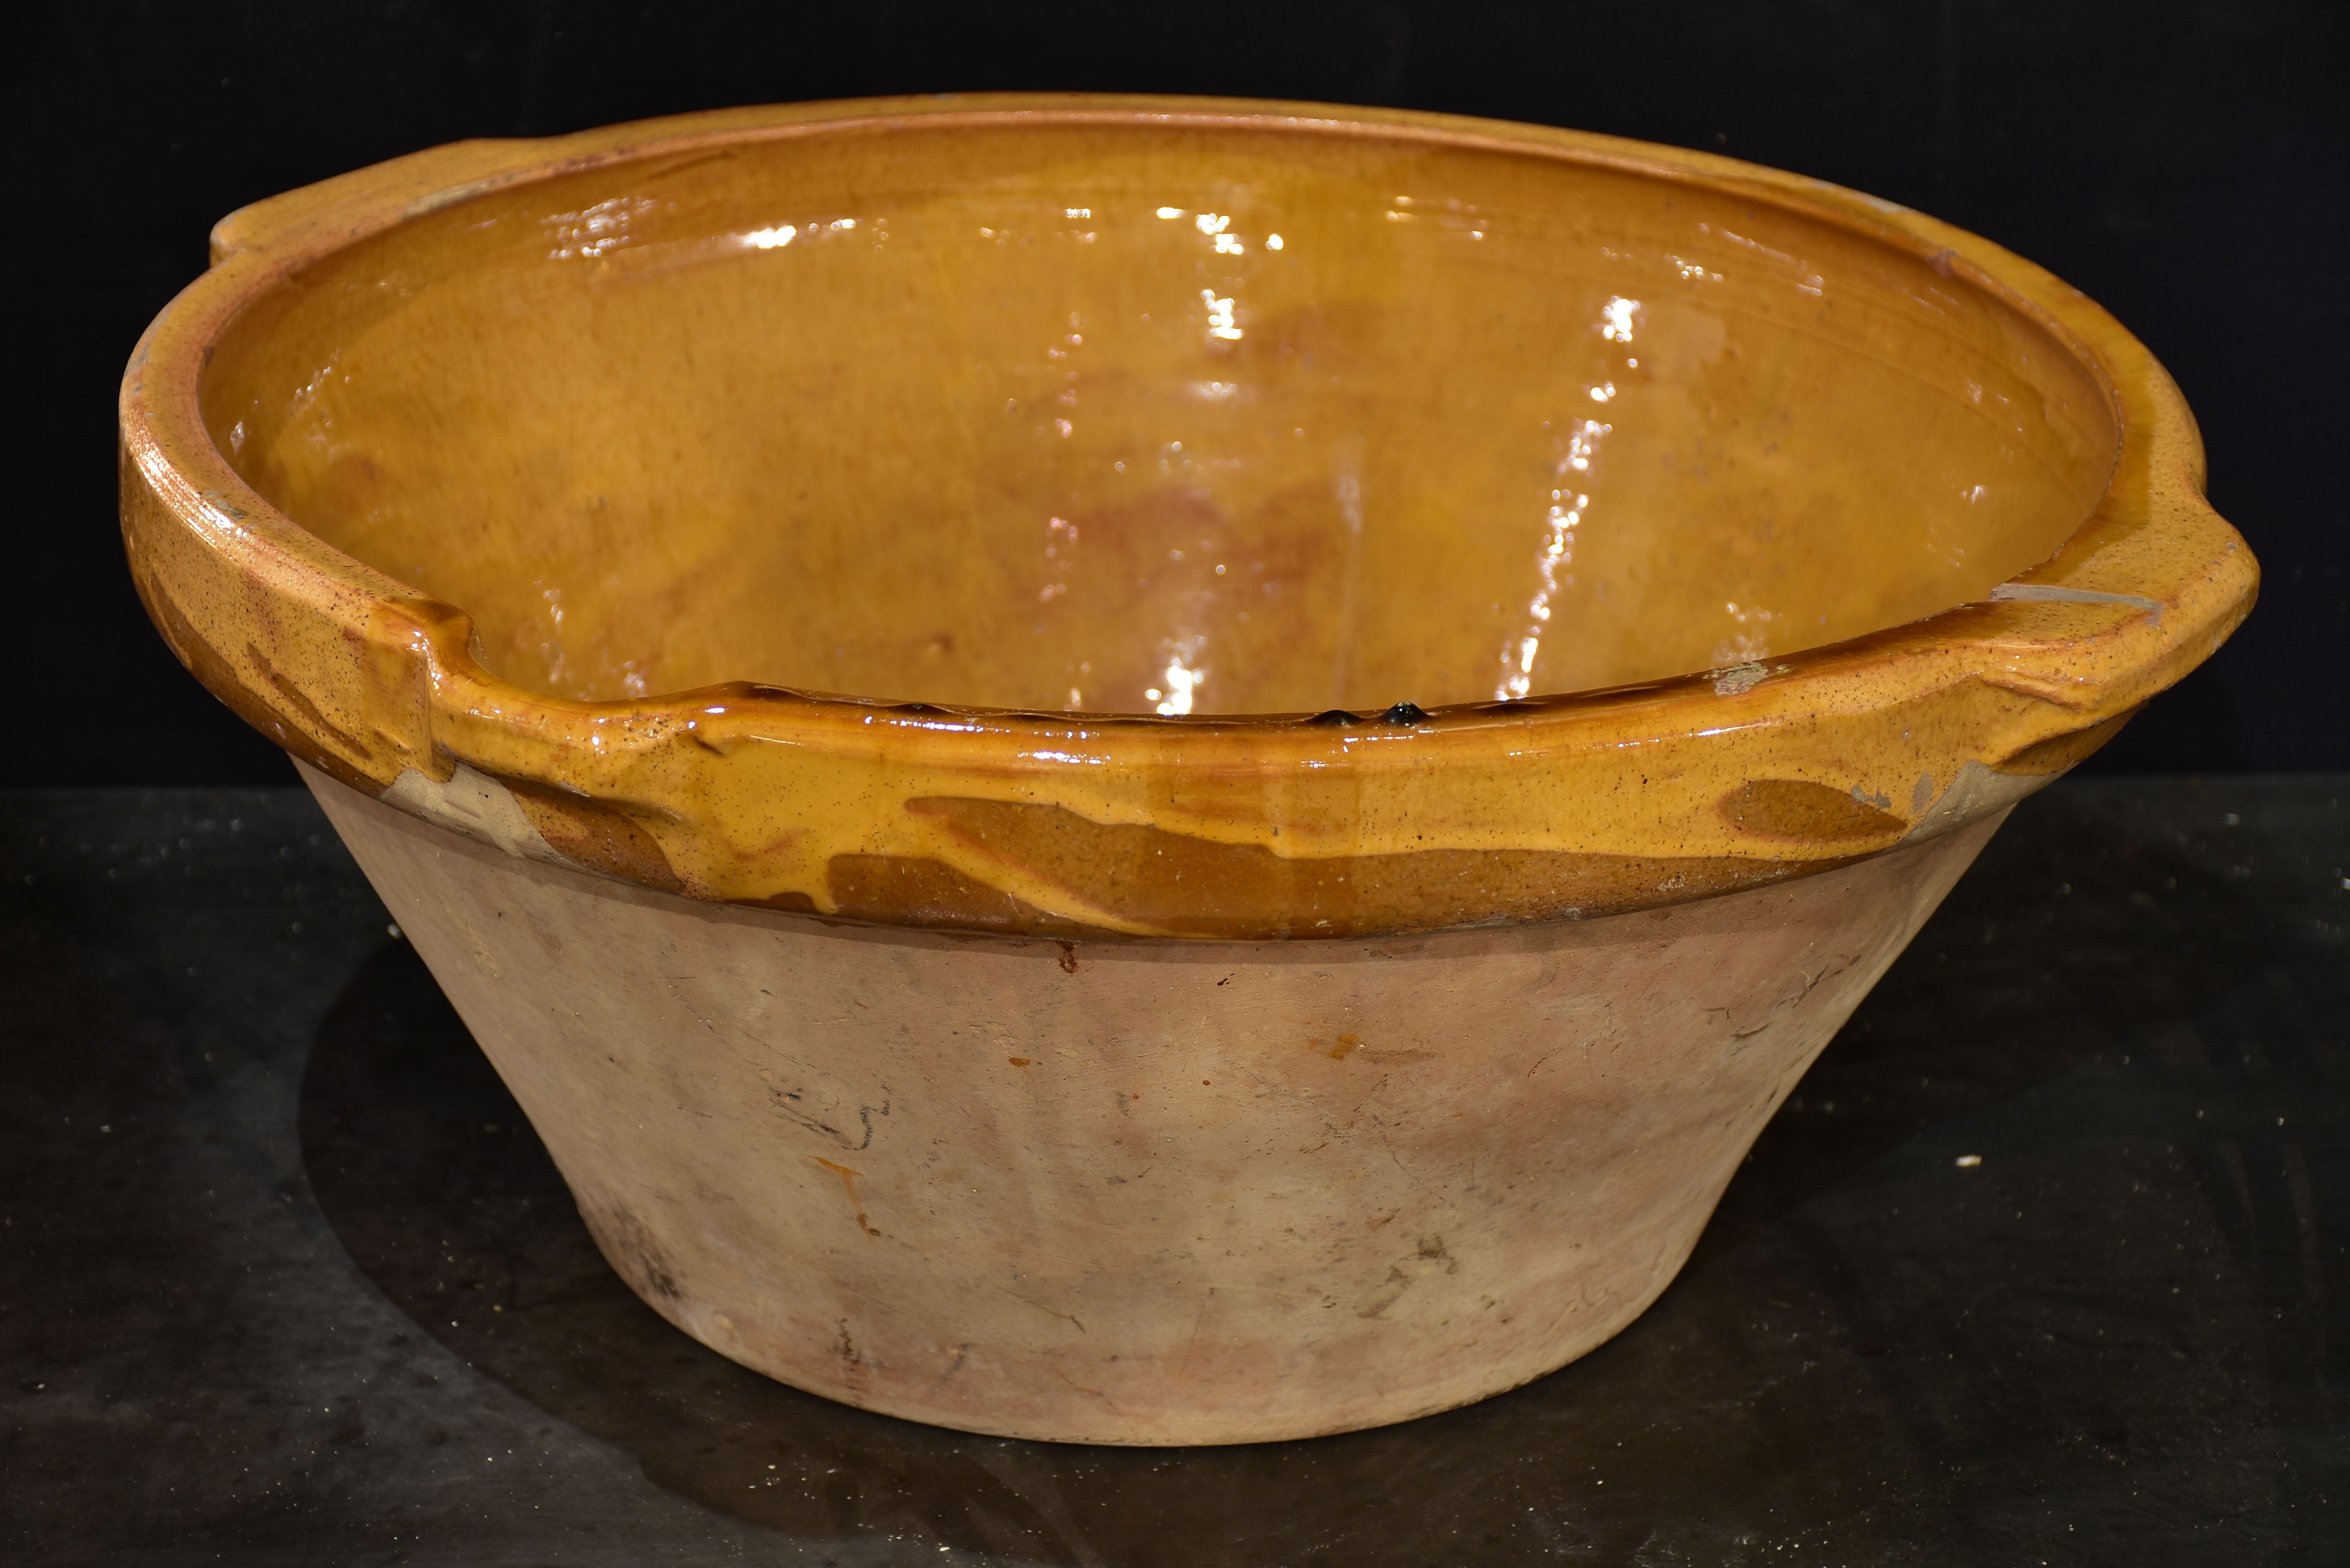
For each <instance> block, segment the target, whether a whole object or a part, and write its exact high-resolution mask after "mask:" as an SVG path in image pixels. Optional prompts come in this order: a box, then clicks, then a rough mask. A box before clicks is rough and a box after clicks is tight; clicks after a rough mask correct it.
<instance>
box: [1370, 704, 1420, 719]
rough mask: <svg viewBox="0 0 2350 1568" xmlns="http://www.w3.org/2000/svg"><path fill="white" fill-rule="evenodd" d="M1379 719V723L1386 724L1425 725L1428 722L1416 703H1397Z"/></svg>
mask: <svg viewBox="0 0 2350 1568" xmlns="http://www.w3.org/2000/svg"><path fill="white" fill-rule="evenodd" d="M1379 719H1380V722H1383V723H1388V724H1425V723H1427V722H1428V714H1427V713H1426V712H1424V711H1422V710H1421V708H1420V706H1419V703H1417V702H1399V703H1397V704H1396V705H1395V706H1394V707H1392V708H1390V709H1388V711H1386V712H1384V713H1382V714H1380V715H1379Z"/></svg>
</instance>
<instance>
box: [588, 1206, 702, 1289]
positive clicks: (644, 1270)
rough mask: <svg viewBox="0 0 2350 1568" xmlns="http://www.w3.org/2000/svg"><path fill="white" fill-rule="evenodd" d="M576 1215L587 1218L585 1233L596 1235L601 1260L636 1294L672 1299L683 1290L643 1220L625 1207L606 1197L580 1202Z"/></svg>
mask: <svg viewBox="0 0 2350 1568" xmlns="http://www.w3.org/2000/svg"><path fill="white" fill-rule="evenodd" d="M579 1213H580V1217H581V1218H582V1219H584V1220H587V1233H588V1234H589V1235H591V1236H593V1237H595V1238H596V1245H597V1248H598V1250H599V1251H602V1252H603V1254H604V1257H605V1260H606V1261H607V1262H609V1263H610V1264H611V1265H612V1267H613V1268H614V1269H616V1270H618V1271H619V1275H620V1277H621V1278H622V1279H624V1280H626V1281H628V1282H629V1284H630V1285H631V1286H633V1287H634V1288H635V1290H636V1292H637V1293H638V1294H639V1295H655V1296H660V1297H663V1298H664V1299H666V1300H669V1301H676V1300H677V1299H678V1298H679V1297H680V1296H681V1295H682V1294H683V1291H681V1289H680V1288H679V1285H678V1282H677V1275H676V1273H675V1272H673V1271H672V1270H671V1268H670V1265H669V1260H668V1259H667V1258H665V1257H663V1256H662V1255H661V1251H660V1247H659V1246H657V1245H655V1243H654V1241H653V1239H652V1235H651V1233H650V1231H647V1230H646V1229H645V1223H644V1221H643V1220H639V1219H638V1218H637V1217H636V1215H634V1214H633V1213H631V1212H629V1210H627V1209H626V1208H624V1207H622V1206H621V1205H619V1204H618V1203H614V1202H611V1201H609V1200H606V1201H604V1202H601V1203H583V1204H581V1205H580V1206H579Z"/></svg>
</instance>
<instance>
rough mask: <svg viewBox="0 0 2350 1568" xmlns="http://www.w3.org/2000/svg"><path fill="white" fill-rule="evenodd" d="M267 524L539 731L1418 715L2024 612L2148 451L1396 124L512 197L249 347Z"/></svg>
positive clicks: (821, 155) (994, 142)
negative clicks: (745, 708) (748, 703)
mask: <svg viewBox="0 0 2350 1568" xmlns="http://www.w3.org/2000/svg"><path fill="white" fill-rule="evenodd" d="M203 408H204V415H205V419H206V422H207V424H208V426H209V428H210V429H211V431H212V432H213V437H214V439H215V440H216V441H218V442H219V443H220V445H221V448H222V450H223V451H224V452H227V453H228V454H229V455H230V457H231V460H232V461H233V462H234V463H235V464H236V465H237V467H238V469H239V472H242V473H243V474H244V476H245V477H246V479H247V480H248V481H250V482H251V483H253V484H254V485H255V488H256V489H257V490H259V491H260V492H261V493H263V494H264V495H265V496H267V497H268V498H269V499H270V500H271V501H272V502H273V503H275V504H277V505H278V506H279V507H281V508H282V509H283V510H284V511H285V512H286V513H287V514H289V515H290V516H292V517H293V518H294V519H295V520H296V522H298V523H300V524H302V525H304V526H305V527H307V528H309V529H311V530H313V531H314V532H316V533H317V534H318V535H322V536H323V537H325V538H326V539H328V541H330V542H332V543H333V544H335V545H338V546H340V547H341V548H343V549H345V550H347V551H348V552H349V553H350V554H351V555H353V556H357V557H359V559H361V560H363V561H366V562H368V563H369V564H370V565H373V566H377V567H380V568H381V569H382V570H384V571H386V572H389V573H390V574H391V575H392V576H396V577H399V578H401V579H403V580H405V581H406V582H408V583H410V584H411V585H413V586H414V587H418V588H420V589H422V590H424V591H425V592H427V593H430V594H432V595H434V596H436V597H441V598H443V599H446V600H448V601H449V602H451V603H452V604H455V605H458V606H460V607H463V608H464V609H466V610H467V611H469V612H471V614H472V615H473V618H474V620H475V623H476V626H477V628H478V630H479V634H480V638H481V643H482V648H483V650H484V657H485V659H486V661H487V662H488V664H489V665H490V666H491V668H492V669H493V670H495V671H497V672H498V673H500V674H502V675H504V676H505V677H506V678H508V679H510V680H515V681H517V682H519V683H521V684H523V685H525V686H528V687H531V688H533V689H536V690H539V691H546V692H550V693H556V694H560V695H565V696H573V697H582V698H617V697H628V696H640V695H647V694H650V693H655V692H660V691H676V690H681V689H684V688H689V687H693V686H698V685H704V684H709V683H712V682H716V681H722V680H760V681H765V682H769V683H773V684H777V685H785V686H795V687H799V688H803V689H811V690H819V691H840V692H851V693H857V694H861V695H866V696H873V697H887V698H897V699H908V700H920V701H935V702H949V703H970V704H980V705H997V706H1007V707H1024V708H1041V709H1048V710H1055V709H1081V710H1088V711H1139V712H1151V711H1157V712H1161V713H1184V712H1190V713H1208V712H1252V711H1255V712H1278V711H1314V710H1320V709H1326V708H1334V707H1343V708H1349V709H1356V710H1366V709H1376V708H1382V707H1385V706H1387V705H1388V704H1389V703H1392V702H1395V701H1405V700H1409V701H1415V702H1418V703H1419V704H1420V705H1421V706H1423V707H1435V706H1438V705H1440V704H1443V703H1449V702H1458V701H1478V700H1491V699H1494V698H1508V697H1517V696H1525V695H1529V694H1534V693H1541V692H1552V691H1574V690H1579V689H1585V688H1590V687H1598V686H1607V685H1613V684H1617V683H1622V682H1627V681H1635V680H1648V679H1653V678H1657V677H1660V676H1666V675H1670V674H1676V673H1680V672H1685V671H1689V670H1703V669H1707V668H1710V667H1719V666H1722V665H1727V664H1733V663H1737V662H1741V661H1743V660H1749V659H1762V658H1765V657H1768V656H1772V655H1777V654H1784V653H1790V652H1794V651H1796V650H1799V649H1804V648H1809V647H1814V646H1817V645H1820V644H1823V643H1827V642H1832V641H1837V640H1840V639H1846V638H1849V637H1853V636H1856V635H1858V634H1861V633H1864V632H1868V631H1872V630H1876V629H1879V628H1886V627H1889V626H1894V625H1898V624H1900V623H1902V622H1905V621H1909V620H1913V619H1916V618H1920V617H1923V616H1927V615H1930V614H1933V613H1935V612H1937V611H1939V610H1942V609H1944V608H1947V607H1950V606H1952V605H1955V604H1960V603H1963V602H1966V601H1968V600H1970V599H1975V598H1980V597H1982V596H1983V595H1984V594H1985V593H1987V592H1988V591H1989V590H1990V588H1991V587H1992V586H1993V585H1995V584H1997V583H1999V582H2002V581H2003V580H2004V579H2006V578H2008V577H2010V576H2013V575H2014V574H2015V573H2017V572H2018V571H2020V570H2022V569H2024V568H2026V567H2029V566H2033V565H2034V564H2035V563H2038V562H2040V561H2042V560H2043V559H2045V558H2046V557H2047V556H2050V555H2051V554H2053V553H2054V551H2055V550H2056V548H2057V547H2058V546H2059V545H2061V544H2062V542H2063V541H2064V539H2065V538H2066V536H2067V535H2070V534H2071V533H2072V532H2073V531H2074V529H2075V528H2077V527H2078V526H2079V525H2080V524H2081V523H2082V522H2083V520H2084V519H2085V517H2086V516H2087V515H2088V514H2089V512H2090V511H2091V509H2092V508H2093V507H2094V506H2095V504H2096V502H2097V499H2098V497H2099V495H2100V494H2101V493H2102V492H2103V490H2104V488H2105V486H2106V482H2107V479H2108V477H2109V474H2110V472H2111V469H2112V466H2113V462H2114V456H2115V452H2116V440H2117V430H2116V423H2115V416H2114V414H2113V412H2112V408H2111V402H2110V399H2109V397H2108V395H2107V393H2106V389H2104V388H2103V386H2102V385H2101V384H2100V383H2099V381H2098V380H2097V379H2096V378H2095V376H2093V375H2092V373H2091V372H2090V371H2089V370H2088V369H2085V366H2084V365H2083V364H2082V362H2081V361H2080V360H2079V359H2078V358H2075V357H2074V354H2072V353H2071V352H2069V351H2068V350H2067V349H2066V348H2065V347H2064V345H2063V344H2062V343H2060V342H2059V341H2058V340H2057V339H2056V338H2055V337H2053V336H2052V335H2051V334H2050V333H2049V332H2048V331H2047V330H2046V329H2044V328H2043V327H2042V326H2040V325H2039V324H2038V322H2037V321H2036V320H2034V319H2033V317H2029V316H2028V315H2026V314H2024V313H2023V312H2022V311H2021V310H2020V309H2017V308H2014V307H2012V306H2009V305H2008V304H2007V303H2005V302H2004V301H2002V299H2000V298H1998V297H1996V296H1992V295H1991V294H1989V293H1986V292H1984V291H1981V290H1979V289H1977V288H1975V287H1973V286H1970V285H1969V284H1967V283H1966V282H1964V281H1962V280H1960V279H1957V278H1953V277H1950V276H1946V275H1943V274H1942V273H1940V272H1939V271H1937V270H1936V268H1935V267H1934V266H1933V265H1931V264H1930V262H1929V261H1928V260H1926V259H1924V258H1922V257H1920V256H1918V255H1917V254H1914V253H1912V252H1910V251H1908V250H1906V249H1903V248H1900V247H1898V246H1897V245H1894V244H1890V243H1887V242H1884V241H1880V240H1878V239H1877V238H1874V237H1871V236H1869V235H1867V234H1861V233H1858V232H1856V231H1855V230H1854V229H1852V228H1849V227H1847V226H1845V225H1843V224H1841V223H1837V222H1836V221H1835V220H1833V219H1831V218H1828V217H1825V216H1820V215H1814V214H1810V213H1803V212H1799V211H1794V210H1791V209H1789V208H1787V207H1784V206H1781V205H1774V204H1770V203H1767V202H1763V201H1761V200H1759V199H1756V198H1752V197H1749V196H1746V195H1744V194H1742V193H1741V192H1738V191H1737V190H1736V189H1735V188H1721V189H1717V188H1714V187H1711V186H1707V185H1704V184H1701V183H1697V182H1690V181H1685V180H1676V179H1671V178H1668V177H1663V176H1659V175H1657V174H1652V173H1647V172H1642V171H1638V170H1635V169H1631V168H1628V167H1615V166H1611V165H1608V164H1607V163H1604V162H1599V161H1566V160H1563V159H1559V158H1555V157H1549V156H1543V155H1538V154H1535V153H1533V152H1530V151H1520V150H1513V149H1511V148H1508V147H1507V146H1504V145H1498V144H1478V143H1473V142H1468V141H1461V142H1452V143H1447V142H1431V141H1430V140H1427V139H1425V138H1424V137H1415V136H1413V135H1411V134H1409V133H1405V132H1400V131H1396V130H1391V129H1388V128H1361V127H1357V128H1353V129H1351V130H1347V131H1343V132H1333V131H1326V130H1312V129H1305V128H1299V127H1296V126H1285V125H1284V124H1283V123H1282V122H1279V121H1265V122H1261V123H1246V122H1243V123H1225V124H1221V125H1218V124H1204V123H1203V124H1189V125H1187V124H1183V123H1180V122H1174V123H1169V122H1165V121H1152V120H1148V119H1139V118H1138V119H1136V120H1134V121H1131V122H1127V123H1120V124H1115V125H1104V124H1098V123H1096V124H1075V123H1035V122H1033V121H1031V122H1024V121H1022V120H1021V119H1019V118H1018V117H1015V116H1009V115H1007V116H1004V117H1002V118H1000V119H996V120H993V121H991V122H986V123H982V124H978V125H972V124H969V123H965V124H962V125H955V126H946V125H930V126H925V125H922V124H920V123H919V122H917V123H914V124H911V125H910V126H907V125H901V126H895V127H892V126H887V125H879V124H847V125H842V126H836V127H830V128H819V129H817V130H813V131H805V132H800V133H796V134H793V135H785V136H774V137H770V138H768V139H766V140H757V141H752V142H747V143H736V144H732V145H725V146H723V147H720V148H717V149H714V150H713V149H712V148H709V147H702V148H699V149H688V150H683V151H679V150H671V151H656V152H653V153H650V154H648V155H645V156H642V157H639V158H636V159H633V160H625V161H619V162H615V163H609V164H605V165H601V166H598V167H595V168H591V169H588V170H587V171H581V172H575V173H571V174H567V175H563V176H559V177H556V178H551V179H543V180H538V181H534V182H526V183H522V184H518V185H515V186H509V187H506V188H504V189H502V190H498V191H494V192H490V193H487V194H484V195H480V196H476V197H474V198H473V199H471V200H467V201H464V202H459V203H457V204H454V205H451V206H447V207H443V208H442V209H440V210H438V211H435V212H432V213H429V214H426V215H424V216H421V217H420V218H417V219H415V220H412V221H411V222H408V223H402V224H400V225H397V226H395V227H393V228H390V229H389V230H387V231H384V232H382V233H381V234H378V235H376V236H374V237H372V238H370V239H369V240H366V241H364V242H362V243H359V244H353V245H350V246H348V247H346V248H344V249H342V250H339V251H337V252H335V253H334V254H330V255H328V256H327V257H326V258H324V259H323V260H321V261H318V262H317V263H315V264H313V265H310V266H309V267H307V269H305V270H304V271H303V272H301V273H299V274H297V275H296V276H294V277H293V278H292V279H290V280H289V281H288V282H286V284H284V285H283V286H279V287H277V288H276V289H274V290H272V291H271V292H270V293H269V294H267V295H266V296H264V297H263V298H262V299H261V301H260V302H259V303H257V304H256V305H255V306H252V307H250V308H248V309H247V310H246V311H245V312H244V314H243V315H242V316H241V317H239V318H238V319H237V320H236V321H235V322H234V323H233V324H232V325H231V326H230V327H229V329H228V330H227V332H226V333H225V335H224V337H223V339H222V341H221V342H220V344H219V346H218V348H217V349H216V351H215V353H214V355H213V359H212V361H211V364H210V366H209V367H208V369H207V370H206V372H205V378H204V382H203Z"/></svg>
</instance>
